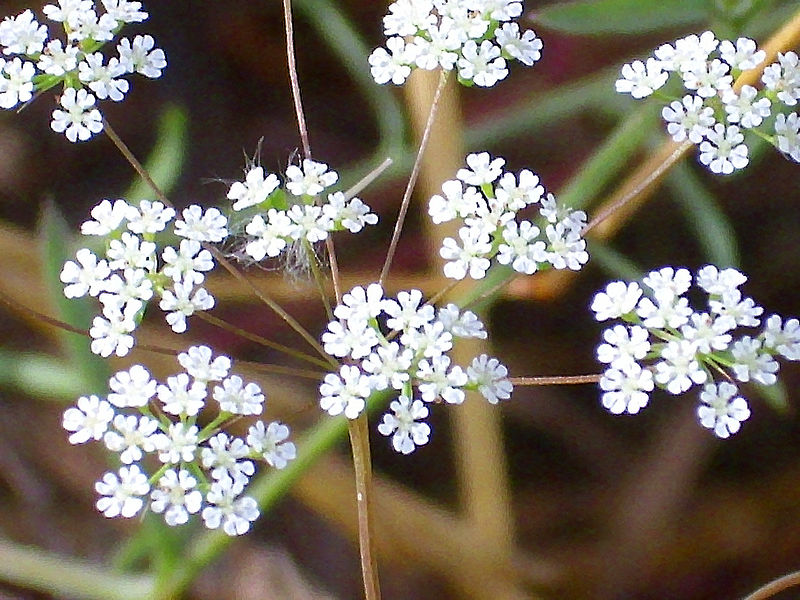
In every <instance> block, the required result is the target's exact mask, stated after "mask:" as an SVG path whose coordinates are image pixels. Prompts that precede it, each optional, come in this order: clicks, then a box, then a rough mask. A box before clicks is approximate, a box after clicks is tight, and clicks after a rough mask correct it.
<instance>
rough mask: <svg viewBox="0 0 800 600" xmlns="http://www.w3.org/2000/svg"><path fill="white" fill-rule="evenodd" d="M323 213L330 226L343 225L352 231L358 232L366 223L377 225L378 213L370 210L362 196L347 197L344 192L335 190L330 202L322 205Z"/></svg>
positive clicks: (330, 196)
mask: <svg viewBox="0 0 800 600" xmlns="http://www.w3.org/2000/svg"><path fill="white" fill-rule="evenodd" d="M322 214H323V215H324V217H325V218H326V219H328V221H329V222H330V228H331V229H334V228H337V227H338V226H339V225H338V224H341V227H344V228H345V229H347V230H348V231H349V232H350V233H358V232H359V231H361V230H362V229H364V226H365V225H375V224H376V223H377V222H378V215H376V214H373V213H371V212H370V208H369V206H367V205H366V204H364V203H363V202H362V201H361V199H360V198H350V200H347V198H346V197H345V195H344V192H334V193H333V194H329V195H328V202H327V203H326V204H325V205H323V207H322Z"/></svg>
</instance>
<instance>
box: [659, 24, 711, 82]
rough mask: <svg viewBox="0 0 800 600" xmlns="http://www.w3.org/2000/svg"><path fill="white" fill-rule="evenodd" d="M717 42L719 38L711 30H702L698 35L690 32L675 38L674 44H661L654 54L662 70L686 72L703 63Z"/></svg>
mask: <svg viewBox="0 0 800 600" xmlns="http://www.w3.org/2000/svg"><path fill="white" fill-rule="evenodd" d="M718 44H719V40H717V38H716V37H714V34H713V33H712V32H711V31H704V32H703V33H701V34H700V36H699V37H698V36H697V35H695V34H692V35H688V36H686V37H685V38H682V39H680V40H676V41H675V46H672V45H670V44H663V45H662V46H660V47H659V48H658V49H657V50H656V51H655V56H656V58H657V59H658V60H659V61H661V64H662V67H663V68H664V70H666V71H680V72H686V71H691V70H692V69H695V68H697V67H698V66H702V65H703V64H705V62H706V61H707V60H708V56H709V54H711V53H712V52H713V51H714V50H716V48H717V45H718Z"/></svg>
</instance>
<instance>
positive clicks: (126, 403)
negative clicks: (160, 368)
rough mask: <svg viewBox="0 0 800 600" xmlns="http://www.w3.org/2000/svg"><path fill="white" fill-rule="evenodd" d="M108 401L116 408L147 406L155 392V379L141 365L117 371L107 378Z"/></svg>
mask: <svg viewBox="0 0 800 600" xmlns="http://www.w3.org/2000/svg"><path fill="white" fill-rule="evenodd" d="M108 387H109V388H110V389H111V390H112V392H111V393H109V394H108V401H109V402H110V403H111V404H113V405H114V406H116V407H118V408H127V407H143V406H147V403H148V402H150V399H151V398H152V397H153V396H154V395H155V393H156V381H155V380H154V379H151V378H150V372H149V371H148V370H147V369H145V368H144V367H143V366H142V365H133V366H132V367H131V368H130V369H128V370H127V371H119V372H118V373H117V374H116V375H114V376H113V377H112V378H111V379H109V380H108Z"/></svg>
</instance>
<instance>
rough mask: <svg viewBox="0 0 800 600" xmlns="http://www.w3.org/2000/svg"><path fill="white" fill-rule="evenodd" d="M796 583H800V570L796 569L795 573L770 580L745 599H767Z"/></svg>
mask: <svg viewBox="0 0 800 600" xmlns="http://www.w3.org/2000/svg"><path fill="white" fill-rule="evenodd" d="M796 585H800V571H795V572H794V573H789V574H788V575H784V576H783V577H779V578H778V579H775V580H773V581H770V582H769V583H768V584H766V585H764V586H762V587H760V588H758V589H757V590H756V591H755V592H753V593H752V594H750V595H749V596H747V597H746V598H745V599H744V600H766V599H767V598H772V597H773V596H774V595H776V594H779V593H781V592H782V591H784V590H788V589H789V588H790V587H794V586H796Z"/></svg>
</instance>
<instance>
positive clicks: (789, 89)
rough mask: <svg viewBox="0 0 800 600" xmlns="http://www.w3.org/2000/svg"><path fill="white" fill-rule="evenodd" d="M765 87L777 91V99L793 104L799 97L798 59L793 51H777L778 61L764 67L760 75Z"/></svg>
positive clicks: (799, 60) (799, 68) (799, 75)
mask: <svg viewBox="0 0 800 600" xmlns="http://www.w3.org/2000/svg"><path fill="white" fill-rule="evenodd" d="M761 81H763V82H764V85H765V86H766V88H767V89H768V90H770V91H773V92H777V96H778V99H779V100H780V101H781V102H783V103H784V104H786V105H787V106H794V105H796V104H797V100H798V99H800V59H798V56H797V54H795V53H794V52H786V53H785V54H784V53H782V52H778V62H777V63H773V64H771V65H769V66H768V67H767V68H766V69H764V73H763V74H762V76H761Z"/></svg>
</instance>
